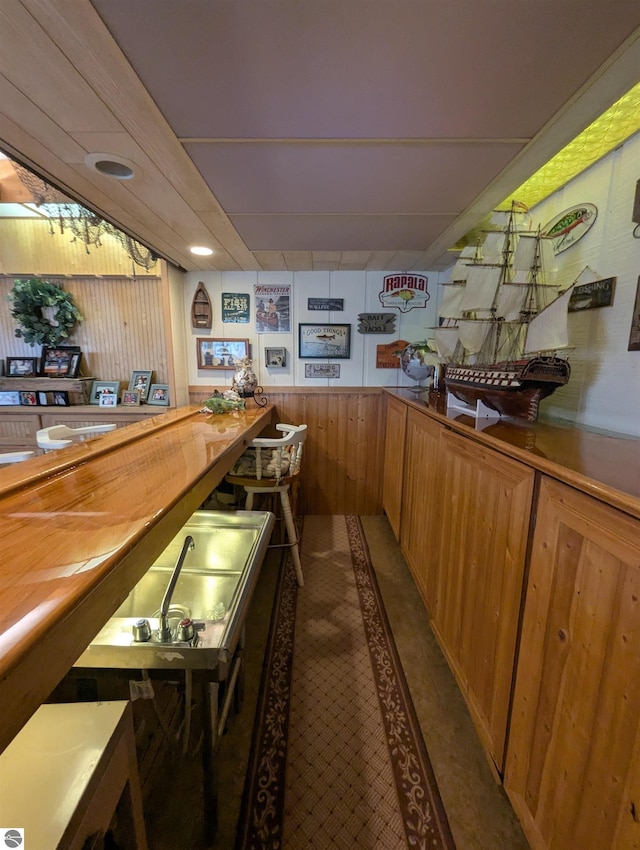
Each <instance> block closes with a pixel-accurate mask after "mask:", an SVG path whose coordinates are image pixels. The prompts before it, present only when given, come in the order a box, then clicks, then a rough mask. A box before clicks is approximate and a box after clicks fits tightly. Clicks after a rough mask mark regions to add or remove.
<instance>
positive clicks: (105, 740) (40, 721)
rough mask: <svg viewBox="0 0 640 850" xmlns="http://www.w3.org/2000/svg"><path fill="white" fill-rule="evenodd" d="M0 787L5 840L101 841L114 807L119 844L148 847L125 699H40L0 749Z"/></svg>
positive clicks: (34, 844) (66, 847)
mask: <svg viewBox="0 0 640 850" xmlns="http://www.w3.org/2000/svg"><path fill="white" fill-rule="evenodd" d="M0 788H2V793H1V794H0V823H2V825H3V826H4V827H13V828H14V829H15V832H16V833H18V834H17V835H15V836H14V840H15V843H11V844H10V842H9V841H8V840H7V836H6V834H4V831H3V837H4V839H5V841H4V843H5V844H6V845H7V847H9V846H11V847H20V846H23V847H24V848H25V850H55V848H58V850H84V848H89V847H90V848H97V847H104V846H105V844H104V838H105V836H106V834H107V832H108V831H109V829H110V826H111V822H112V821H113V816H114V814H115V811H116V808H118V847H122V848H123V850H124V849H125V848H128V850H147V840H146V834H145V825H144V815H143V810H142V796H141V792H140V778H139V774H138V764H137V759H136V749H135V737H134V729H133V718H132V713H131V703H129V702H127V701H118V702H100V703H96V702H79V703H68V704H61V703H57V704H46V705H42V706H40V708H39V709H38V710H37V711H36V713H35V714H34V715H33V717H32V718H31V719H30V720H29V721H28V722H27V724H26V725H25V726H24V727H23V728H22V729H21V730H20V732H18V734H17V735H16V737H15V738H14V739H13V741H11V743H10V744H9V746H8V747H7V748H6V749H5V750H4V752H3V753H2V754H0ZM18 830H20V831H23V832H24V836H20V835H19V832H18ZM120 833H122V835H120ZM21 839H23V840H21ZM23 841H24V843H23Z"/></svg>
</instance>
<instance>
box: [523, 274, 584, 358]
mask: <svg viewBox="0 0 640 850" xmlns="http://www.w3.org/2000/svg"><path fill="white" fill-rule="evenodd" d="M572 291H573V286H570V287H568V289H565V290H564V292H563V293H562V295H559V296H558V297H557V298H556V300H555V301H552V302H551V304H549V306H548V307H545V308H544V310H542V311H541V312H540V313H538V315H537V316H535V317H534V318H533V319H532V320H531V321H530V322H529V327H528V328H527V339H526V342H525V345H524V353H525V354H537V353H538V352H540V351H557V350H558V349H561V348H567V347H568V345H569V336H568V332H567V315H568V307H569V299H570V298H571V293H572Z"/></svg>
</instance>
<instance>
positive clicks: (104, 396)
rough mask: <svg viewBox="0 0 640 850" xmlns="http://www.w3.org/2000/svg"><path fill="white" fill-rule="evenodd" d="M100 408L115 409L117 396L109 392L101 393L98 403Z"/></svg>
mask: <svg viewBox="0 0 640 850" xmlns="http://www.w3.org/2000/svg"><path fill="white" fill-rule="evenodd" d="M98 404H99V405H100V407H116V405H117V404H118V396H117V394H116V393H111V392H106V391H105V392H101V393H100V400H99V401H98Z"/></svg>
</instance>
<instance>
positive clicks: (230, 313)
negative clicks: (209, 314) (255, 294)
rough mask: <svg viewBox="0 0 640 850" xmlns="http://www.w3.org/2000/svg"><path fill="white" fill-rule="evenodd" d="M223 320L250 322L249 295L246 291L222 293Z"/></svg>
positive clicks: (228, 321)
mask: <svg viewBox="0 0 640 850" xmlns="http://www.w3.org/2000/svg"><path fill="white" fill-rule="evenodd" d="M222 321H223V322H225V323H228V324H236V325H245V324H247V323H248V322H249V296H248V295H247V294H246V293H245V292H223V293H222Z"/></svg>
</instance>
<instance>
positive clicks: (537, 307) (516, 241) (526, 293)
mask: <svg viewBox="0 0 640 850" xmlns="http://www.w3.org/2000/svg"><path fill="white" fill-rule="evenodd" d="M491 222H492V225H494V226H496V228H497V229H496V230H495V231H494V230H492V231H490V232H489V233H488V234H487V238H486V239H485V241H484V243H483V245H482V246H481V248H480V247H478V248H465V249H464V251H463V253H462V254H461V256H460V259H459V260H458V262H457V263H456V265H455V266H454V269H453V273H452V276H451V282H450V283H447V284H444V287H445V291H444V297H443V299H442V305H441V307H440V321H441V325H440V326H439V327H438V328H435V343H436V348H437V351H438V355H439V358H440V360H441V361H442V362H444V363H445V384H446V389H447V391H448V392H450V393H452V394H453V395H454V396H456V398H458V399H460V400H461V401H464V402H466V403H467V404H472V405H475V404H476V402H477V401H481V402H483V404H485V405H486V406H487V407H490V408H492V409H493V410H496V411H498V413H500V414H504V415H505V416H519V417H521V418H523V419H528V420H530V421H535V420H536V419H537V418H538V406H539V403H540V401H541V399H543V398H546V397H547V396H549V395H551V393H552V392H553V391H554V390H556V389H557V388H558V387H561V386H564V385H565V384H566V383H567V382H568V380H569V376H570V374H571V368H570V366H569V363H568V362H567V361H566V360H565V359H563V358H562V357H559V356H557V353H556V352H557V351H559V350H561V349H563V348H567V345H568V339H567V310H568V305H569V298H570V297H571V290H572V289H573V287H572V286H570V287H569V288H568V289H565V290H564V291H563V292H562V293H561V294H560V295H558V286H557V285H554V283H553V281H552V280H551V275H550V272H549V270H550V269H551V268H552V267H553V256H554V254H553V246H552V243H551V240H550V239H547V238H546V237H544V236H542V235H541V233H540V231H539V230H538V231H537V232H532V231H531V229H530V227H531V218H530V216H529V213H528V211H527V210H526V208H524V207H523V206H522V205H520V204H518V203H517V202H514V203H512V205H511V209H510V210H508V211H504V212H502V211H496V212H495V213H494V215H493V217H492V219H491Z"/></svg>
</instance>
